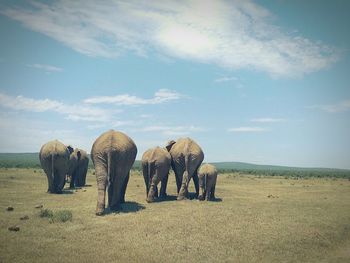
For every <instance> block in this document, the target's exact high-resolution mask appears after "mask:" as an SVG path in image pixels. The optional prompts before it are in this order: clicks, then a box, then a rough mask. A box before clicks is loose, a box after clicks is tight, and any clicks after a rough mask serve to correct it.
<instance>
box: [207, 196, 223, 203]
mask: <svg viewBox="0 0 350 263" xmlns="http://www.w3.org/2000/svg"><path fill="white" fill-rule="evenodd" d="M210 201H211V202H222V198H220V197H215V198H214V199H212V200H210Z"/></svg>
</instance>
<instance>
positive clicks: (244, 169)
mask: <svg viewBox="0 0 350 263" xmlns="http://www.w3.org/2000/svg"><path fill="white" fill-rule="evenodd" d="M212 164H214V165H215V166H216V167H217V169H218V170H219V172H230V173H235V172H236V173H243V174H253V175H270V176H276V175H278V176H288V177H289V176H292V177H339V178H349V179H350V170H344V169H333V168H300V167H288V166H276V165H258V164H251V163H243V162H216V163H212ZM0 167H2V168H40V162H39V153H0ZM89 167H90V168H93V165H92V162H91V160H90V162H89ZM133 169H136V170H141V161H139V160H136V161H135V163H134V166H133Z"/></svg>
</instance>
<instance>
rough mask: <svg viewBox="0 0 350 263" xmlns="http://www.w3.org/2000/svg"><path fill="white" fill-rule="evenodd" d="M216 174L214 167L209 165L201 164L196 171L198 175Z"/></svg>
mask: <svg viewBox="0 0 350 263" xmlns="http://www.w3.org/2000/svg"><path fill="white" fill-rule="evenodd" d="M217 173H218V171H217V170H216V167H215V166H214V165H212V164H209V163H205V164H202V165H201V167H200V168H199V170H198V175H206V174H207V175H216V174H217Z"/></svg>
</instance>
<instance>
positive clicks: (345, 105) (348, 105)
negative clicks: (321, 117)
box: [307, 100, 350, 113]
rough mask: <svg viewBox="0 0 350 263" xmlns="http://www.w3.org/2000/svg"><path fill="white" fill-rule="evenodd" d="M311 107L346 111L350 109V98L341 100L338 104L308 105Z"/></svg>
mask: <svg viewBox="0 0 350 263" xmlns="http://www.w3.org/2000/svg"><path fill="white" fill-rule="evenodd" d="M307 108H309V109H318V110H322V111H326V112H330V113H337V112H344V111H348V110H350V100H344V101H340V102H338V103H336V104H328V105H312V106H308V107H307Z"/></svg>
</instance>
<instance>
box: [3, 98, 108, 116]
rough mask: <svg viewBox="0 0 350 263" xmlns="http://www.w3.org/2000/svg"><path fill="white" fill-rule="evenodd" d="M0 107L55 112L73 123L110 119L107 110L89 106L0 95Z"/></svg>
mask: <svg viewBox="0 0 350 263" xmlns="http://www.w3.org/2000/svg"><path fill="white" fill-rule="evenodd" d="M0 106H1V107H4V108H8V109H13V110H23V111H29V112H46V111H51V112H57V113H60V114H63V115H65V116H66V117H65V118H66V119H69V120H73V121H80V120H84V121H97V122H104V121H108V120H109V119H110V113H109V112H108V111H107V110H104V109H101V108H98V107H92V106H89V105H79V104H75V105H69V104H64V103H62V102H59V101H56V100H51V99H33V98H27V97H24V96H16V97H14V96H9V95H6V94H2V93H0Z"/></svg>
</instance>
